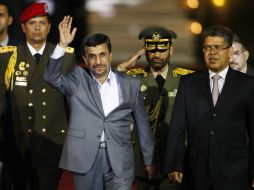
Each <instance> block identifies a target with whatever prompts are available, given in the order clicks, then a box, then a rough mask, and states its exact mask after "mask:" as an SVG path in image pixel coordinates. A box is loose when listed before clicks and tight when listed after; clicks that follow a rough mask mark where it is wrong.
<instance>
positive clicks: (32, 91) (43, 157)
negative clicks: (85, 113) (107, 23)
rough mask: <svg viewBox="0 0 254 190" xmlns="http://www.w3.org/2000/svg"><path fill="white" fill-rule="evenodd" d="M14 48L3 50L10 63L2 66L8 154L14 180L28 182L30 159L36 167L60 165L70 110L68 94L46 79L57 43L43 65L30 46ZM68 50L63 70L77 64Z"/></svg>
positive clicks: (49, 48)
mask: <svg viewBox="0 0 254 190" xmlns="http://www.w3.org/2000/svg"><path fill="white" fill-rule="evenodd" d="M3 48H8V47H3ZM9 48H10V47H9ZM12 48H13V50H12V51H4V49H2V52H0V53H1V54H0V61H1V63H2V64H6V63H8V66H6V68H7V69H3V66H4V65H2V68H1V70H2V72H3V70H6V72H5V76H3V74H2V73H1V74H2V75H1V77H2V79H1V81H5V85H6V86H7V88H8V90H7V92H8V99H9V106H8V107H9V111H8V114H9V115H8V119H9V126H7V127H6V128H5V130H4V139H5V144H7V145H8V148H7V149H6V150H5V156H6V157H7V160H6V162H7V163H6V164H8V165H9V167H10V168H11V171H12V174H13V177H14V181H16V183H24V182H22V180H24V179H23V178H22V173H23V172H25V170H26V168H24V167H27V165H29V163H27V162H29V161H30V162H31V163H30V164H31V165H33V167H34V168H35V170H37V169H46V168H58V161H59V158H60V154H61V150H62V145H63V142H64V139H65V134H66V130H67V110H66V107H65V98H64V96H63V95H62V94H61V93H60V92H58V91H57V90H55V89H54V88H53V87H51V86H50V85H49V84H47V83H46V82H45V81H44V78H43V75H44V71H45V67H46V64H47V62H48V59H49V56H50V55H51V53H52V52H53V50H54V48H55V45H53V44H51V43H46V47H45V50H44V52H43V55H42V57H41V60H40V62H39V64H37V63H36V61H35V59H34V57H33V56H32V54H31V53H30V51H29V49H28V47H27V45H22V46H18V47H12ZM0 51H1V50H0ZM68 52H69V53H66V54H65V63H66V64H65V67H64V68H63V72H64V71H66V70H68V69H69V68H70V67H71V64H72V63H75V56H74V54H73V53H71V52H70V51H68ZM12 60H14V61H12ZM27 157H29V159H26V158H27ZM28 160H29V161H28ZM59 177H60V176H59ZM20 189H22V188H20Z"/></svg>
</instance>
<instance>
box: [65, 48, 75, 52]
mask: <svg viewBox="0 0 254 190" xmlns="http://www.w3.org/2000/svg"><path fill="white" fill-rule="evenodd" d="M65 52H66V53H73V52H74V48H73V47H69V46H68V47H67V48H65Z"/></svg>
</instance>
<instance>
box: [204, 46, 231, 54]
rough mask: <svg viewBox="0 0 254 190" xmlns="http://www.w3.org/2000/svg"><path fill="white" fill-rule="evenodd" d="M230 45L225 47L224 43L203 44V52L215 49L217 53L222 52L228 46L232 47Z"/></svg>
mask: <svg viewBox="0 0 254 190" xmlns="http://www.w3.org/2000/svg"><path fill="white" fill-rule="evenodd" d="M230 47H231V46H228V47H223V46H222V45H214V46H210V45H204V46H203V52H204V53H208V52H211V51H212V50H213V51H214V52H215V53H220V52H222V51H223V50H225V49H228V48H230Z"/></svg>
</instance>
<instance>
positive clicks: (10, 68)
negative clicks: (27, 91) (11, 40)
mask: <svg viewBox="0 0 254 190" xmlns="http://www.w3.org/2000/svg"><path fill="white" fill-rule="evenodd" d="M8 52H12V55H11V56H10V59H9V63H8V65H7V68H6V71H5V76H4V80H5V85H6V89H7V90H9V89H10V90H11V91H12V89H13V75H14V71H15V69H14V68H15V64H16V62H17V47H16V46H5V47H1V48H0V53H8ZM2 64H3V63H2Z"/></svg>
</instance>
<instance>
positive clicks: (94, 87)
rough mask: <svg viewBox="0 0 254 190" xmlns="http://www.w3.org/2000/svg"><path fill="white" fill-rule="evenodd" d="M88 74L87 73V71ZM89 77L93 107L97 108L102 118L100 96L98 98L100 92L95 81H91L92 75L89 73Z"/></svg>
mask: <svg viewBox="0 0 254 190" xmlns="http://www.w3.org/2000/svg"><path fill="white" fill-rule="evenodd" d="M88 73H89V71H88ZM89 75H90V76H89V77H88V82H89V85H90V89H91V96H92V98H93V100H94V103H95V105H96V106H97V108H98V110H99V112H100V113H101V114H102V115H103V116H104V111H103V107H102V102H101V96H100V92H99V89H98V83H97V81H96V80H95V79H93V77H92V75H91V74H90V73H89Z"/></svg>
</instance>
